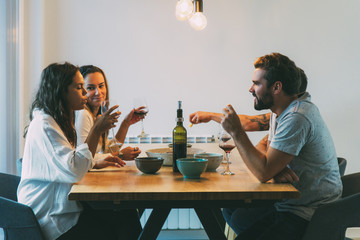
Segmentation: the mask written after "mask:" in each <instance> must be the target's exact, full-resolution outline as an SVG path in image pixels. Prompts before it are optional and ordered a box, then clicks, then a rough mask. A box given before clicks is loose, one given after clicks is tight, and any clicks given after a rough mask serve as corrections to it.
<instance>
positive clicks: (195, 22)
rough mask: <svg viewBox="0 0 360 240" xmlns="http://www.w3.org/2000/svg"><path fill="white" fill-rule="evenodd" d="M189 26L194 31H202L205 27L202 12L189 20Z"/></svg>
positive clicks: (205, 22) (205, 21)
mask: <svg viewBox="0 0 360 240" xmlns="http://www.w3.org/2000/svg"><path fill="white" fill-rule="evenodd" d="M189 23H190V26H191V27H192V28H194V29H195V30H198V31H200V30H203V29H204V28H205V27H206V25H207V19H206V17H205V15H204V14H203V13H202V12H196V13H194V14H193V15H192V16H191V18H190V19H189Z"/></svg>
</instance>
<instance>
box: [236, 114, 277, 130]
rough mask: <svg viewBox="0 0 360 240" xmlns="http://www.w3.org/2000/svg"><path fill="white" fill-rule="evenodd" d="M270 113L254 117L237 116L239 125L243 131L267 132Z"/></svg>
mask: <svg viewBox="0 0 360 240" xmlns="http://www.w3.org/2000/svg"><path fill="white" fill-rule="evenodd" d="M270 115H271V114H270V113H266V114H260V115H255V116H249V115H240V114H239V115H238V116H239V118H240V121H241V125H242V127H243V128H244V130H245V131H247V132H250V131H265V130H269V123H270Z"/></svg>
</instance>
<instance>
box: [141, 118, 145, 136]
mask: <svg viewBox="0 0 360 240" xmlns="http://www.w3.org/2000/svg"><path fill="white" fill-rule="evenodd" d="M144 134H145V131H144V121H143V120H142V119H141V135H144Z"/></svg>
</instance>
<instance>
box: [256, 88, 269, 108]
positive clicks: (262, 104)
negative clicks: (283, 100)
mask: <svg viewBox="0 0 360 240" xmlns="http://www.w3.org/2000/svg"><path fill="white" fill-rule="evenodd" d="M253 96H254V97H255V98H256V100H257V102H256V101H254V108H255V109H256V110H263V109H270V108H271V107H272V106H273V105H274V98H273V97H272V96H271V93H270V92H269V91H266V92H265V93H264V95H263V96H262V97H258V96H256V95H255V93H253Z"/></svg>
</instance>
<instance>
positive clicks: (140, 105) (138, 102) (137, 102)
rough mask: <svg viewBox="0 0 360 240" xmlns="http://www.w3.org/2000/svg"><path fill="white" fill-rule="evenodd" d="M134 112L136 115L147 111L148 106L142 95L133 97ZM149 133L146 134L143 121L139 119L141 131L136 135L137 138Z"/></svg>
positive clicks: (146, 135)
mask: <svg viewBox="0 0 360 240" xmlns="http://www.w3.org/2000/svg"><path fill="white" fill-rule="evenodd" d="M134 109H135V111H134V114H135V115H138V116H141V117H142V116H145V115H146V114H147V113H148V112H149V107H148V105H147V103H146V99H145V98H144V97H138V98H135V99H134ZM148 136H149V134H146V133H145V131H144V122H143V119H141V133H140V135H139V136H138V137H139V138H145V137H148Z"/></svg>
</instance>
